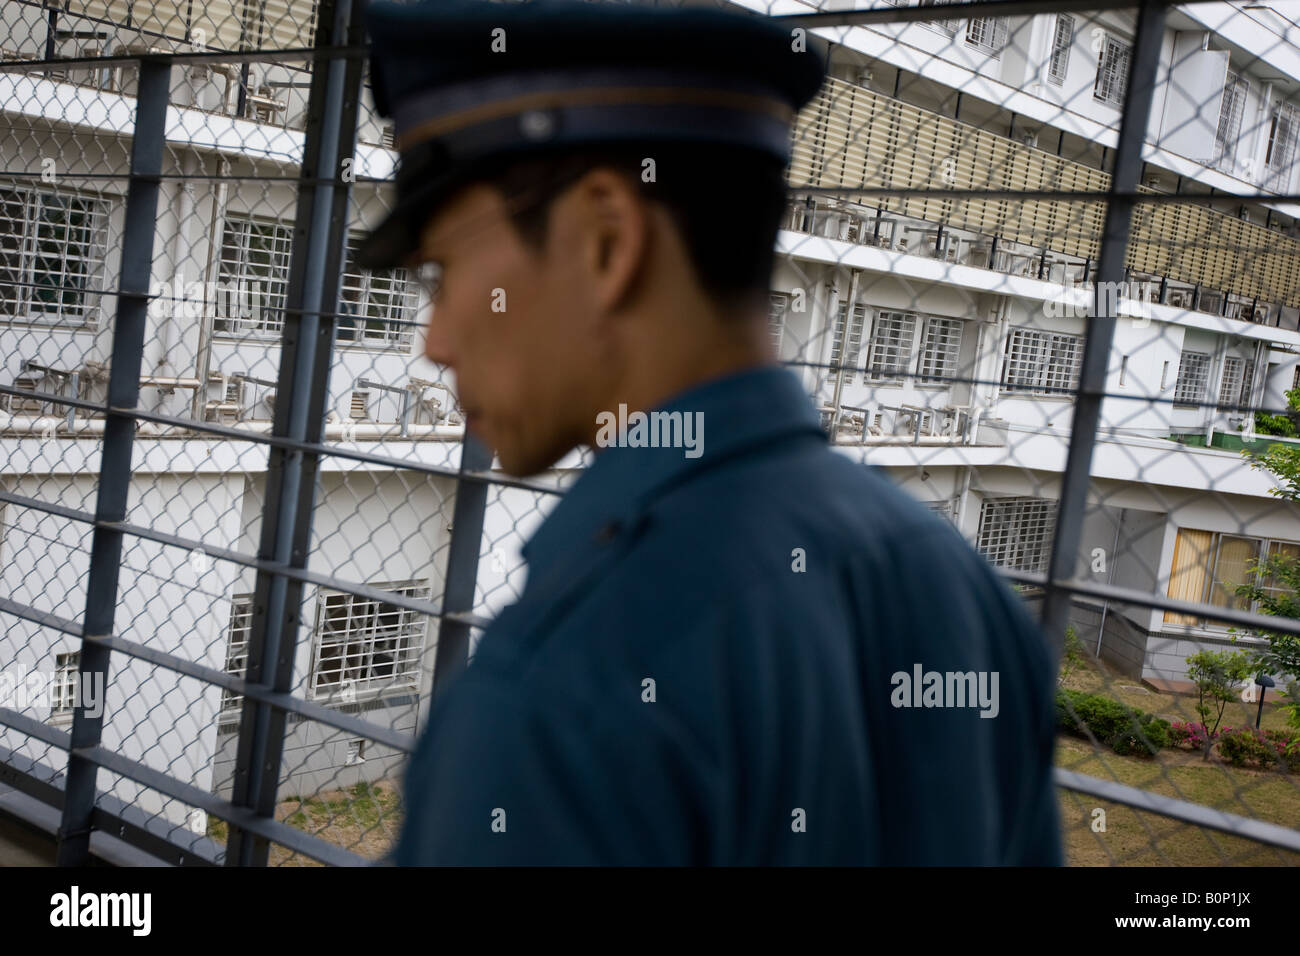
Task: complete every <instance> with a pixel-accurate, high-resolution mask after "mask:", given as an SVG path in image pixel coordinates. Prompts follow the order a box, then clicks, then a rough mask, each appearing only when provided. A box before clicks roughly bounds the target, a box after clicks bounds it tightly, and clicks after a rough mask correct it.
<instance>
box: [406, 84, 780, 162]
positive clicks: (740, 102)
mask: <svg viewBox="0 0 1300 956" xmlns="http://www.w3.org/2000/svg"><path fill="white" fill-rule="evenodd" d="M611 105H627V106H633V105H640V106H665V105H667V106H723V107H730V108H732V109H737V110H744V111H748V112H754V113H764V114H767V115H768V116H771V117H773V118H775V119H777V120H779V121H781V122H782V123H785V124H787V125H792V124H793V123H794V118H795V113H794V110H793V109H791V108H790V106H789V104H788V103H785V102H783V101H782V100H779V99H777V98H776V97H772V96H762V95H760V94H757V93H743V92H739V91H737V90H702V89H699V88H692V87H682V86H635V87H619V88H613V89H611V88H609V87H600V88H587V89H568V90H547V91H544V92H537V93H523V94H521V95H519V96H512V97H510V98H509V99H504V100H497V101H496V102H494V103H487V104H484V105H482V106H475V107H471V108H469V109H464V110H458V111H457V112H455V113H448V114H446V115H443V116H439V117H436V118H434V119H431V120H426V121H425V122H423V123H419V124H417V125H415V126H413V127H411V128H410V129H408V130H403V131H402V132H401V133H399V134H397V136H396V137H395V145H396V146H397V148H398V150H407V149H410V148H411V147H412V146H415V145H418V144H419V143H423V142H425V141H426V140H429V139H433V138H434V137H437V136H443V135H446V134H447V133H453V132H456V131H457V130H461V129H465V128H467V127H470V126H476V125H478V124H480V123H486V122H490V121H491V120H495V119H501V118H503V117H507V116H512V115H515V114H518V113H524V112H526V111H528V110H538V109H562V108H564V107H566V106H611Z"/></svg>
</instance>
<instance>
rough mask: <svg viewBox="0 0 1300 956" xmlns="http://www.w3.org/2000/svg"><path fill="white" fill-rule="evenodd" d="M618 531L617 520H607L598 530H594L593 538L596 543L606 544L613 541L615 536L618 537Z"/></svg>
mask: <svg viewBox="0 0 1300 956" xmlns="http://www.w3.org/2000/svg"><path fill="white" fill-rule="evenodd" d="M618 532H619V524H618V522H617V521H610V522H607V523H606V524H605V525H603V526H602V527H601V529H600V530H599V531H597V532H596V538H595V540H596V543H597V544H608V543H609V542H611V541H613V540H614V539H615V538H617V537H618Z"/></svg>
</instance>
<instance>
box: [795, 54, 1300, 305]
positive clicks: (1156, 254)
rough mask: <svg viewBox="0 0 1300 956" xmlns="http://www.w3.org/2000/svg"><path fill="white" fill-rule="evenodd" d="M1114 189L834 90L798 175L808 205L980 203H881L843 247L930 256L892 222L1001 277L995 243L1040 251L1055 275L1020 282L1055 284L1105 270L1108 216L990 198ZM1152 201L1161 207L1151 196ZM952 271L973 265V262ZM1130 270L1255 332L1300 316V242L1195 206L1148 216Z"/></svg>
mask: <svg viewBox="0 0 1300 956" xmlns="http://www.w3.org/2000/svg"><path fill="white" fill-rule="evenodd" d="M1110 181H1111V178H1110V176H1109V175H1108V174H1107V173H1105V172H1103V171H1101V170H1099V169H1094V168H1092V167H1089V166H1085V165H1083V164H1082V163H1077V162H1074V161H1072V160H1068V159H1064V158H1062V157H1060V156H1055V155H1053V154H1051V153H1047V152H1043V151H1042V150H1039V149H1036V148H1033V147H1030V146H1025V145H1022V144H1019V143H1016V142H1014V141H1013V140H1010V139H1007V138H1005V137H1002V136H999V135H997V134H996V133H992V132H989V131H988V130H985V129H979V128H976V127H973V126H968V125H966V124H964V123H961V122H959V121H957V120H954V119H951V118H950V117H946V116H942V115H940V114H938V113H934V112H931V111H929V110H925V109H922V108H920V107H917V106H912V105H910V104H907V103H903V102H900V101H898V100H894V99H891V98H889V97H887V96H884V95H882V94H879V93H875V92H873V91H872V90H869V89H866V88H864V87H860V86H856V85H854V84H852V83H847V82H845V81H843V80H838V79H834V78H828V79H827V80H826V83H825V85H824V86H823V87H822V90H821V92H820V93H819V94H818V95H817V96H816V97H815V98H814V99H813V101H812V102H811V103H809V104H808V105H807V106H806V107H805V108H804V109H803V111H802V112H801V113H800V115H799V120H798V124H797V126H796V129H795V135H794V144H793V155H792V159H791V164H790V171H789V182H790V186H791V189H792V190H794V191H795V192H798V190H799V187H801V186H803V187H812V188H828V187H829V188H837V187H840V188H845V189H857V188H864V187H865V188H882V189H931V190H935V189H952V190H970V191H972V196H971V197H970V198H965V197H962V198H959V199H958V198H951V197H939V196H933V195H914V196H893V197H883V196H882V197H880V199H879V202H878V205H876V206H875V207H874V212H870V213H869V214H868V215H866V216H859V217H858V219H859V220H860V221H859V222H858V224H857V225H856V226H852V225H844V226H842V227H840V228H841V230H842V231H841V234H840V235H835V236H831V238H838V239H841V240H843V241H852V242H858V243H861V244H866V245H880V246H884V247H885V248H891V249H895V250H897V251H908V252H914V251H918V250H922V249H924V248H925V245H924V242H922V243H920V244H918V245H917V247H916V249H914V248H913V247H912V244H911V243H908V244H907V246H906V247H905V248H904V249H902V250H900V248H899V241H900V239H902V238H903V237H901V236H898V235H895V234H894V233H893V232H885V231H884V230H882V229H880V228H877V223H878V222H879V221H880V220H885V219H889V220H894V221H900V220H910V221H912V222H914V223H924V224H928V225H929V226H930V228H931V229H932V230H933V229H936V228H939V229H943V230H945V231H949V232H955V233H962V232H964V233H965V234H966V235H968V236H973V237H980V240H979V242H975V241H971V242H970V243H969V244H970V245H979V244H980V243H982V245H983V248H982V249H978V250H969V251H968V254H967V257H966V261H965V262H964V264H969V265H982V266H984V267H985V268H988V267H989V266H990V265H992V266H993V267H994V268H997V267H999V265H1001V264H1003V263H1005V262H1010V261H1013V260H1012V259H1011V258H1009V259H1007V260H997V259H996V258H995V259H994V260H992V262H990V259H989V258H988V257H989V256H991V255H993V249H992V247H993V245H994V239H995V238H996V243H997V245H998V246H999V247H1002V248H1004V249H1007V250H1008V251H1010V248H1011V246H1012V244H1017V245H1019V246H1023V247H1026V248H1029V249H1032V250H1037V255H1038V256H1039V257H1040V262H1042V264H1043V266H1044V268H1042V269H1034V268H1033V267H1032V266H1029V267H1026V266H1025V264H1024V263H1023V262H1021V263H1018V264H1016V265H1015V266H1014V267H1013V268H1011V269H1010V270H1009V271H1012V272H1014V273H1028V274H1032V275H1034V276H1039V275H1041V276H1042V277H1043V278H1047V277H1048V275H1049V274H1050V271H1051V270H1050V264H1049V261H1050V262H1051V264H1057V265H1060V266H1061V267H1062V268H1063V269H1064V268H1071V267H1073V268H1077V266H1078V264H1084V266H1085V269H1086V268H1087V266H1088V265H1090V264H1091V263H1095V262H1096V259H1097V254H1098V250H1099V242H1100V237H1101V235H1102V216H1103V212H1104V203H1103V202H1101V201H1099V200H1095V199H1078V200H1036V199H1026V200H1017V199H1008V198H1000V197H990V198H983V197H981V196H979V195H978V193H979V192H980V191H981V190H983V191H999V192H1001V191H1025V192H1035V191H1037V192H1081V193H1089V192H1091V193H1102V192H1105V191H1107V190H1108V189H1109V188H1110ZM1139 191H1141V192H1144V193H1147V194H1150V195H1156V194H1157V193H1156V190H1153V189H1149V188H1147V187H1139ZM818 201H819V202H825V200H818ZM864 201H870V202H872V203H875V202H876V200H874V199H869V200H864ZM823 215H824V218H823V220H822V225H823V228H825V225H824V224H825V222H826V221H829V219H830V217H831V216H832V214H831V212H830V210H829V207H823ZM873 218H874V220H875V221H872V220H873ZM818 224H819V221H818V219H817V216H816V214H814V216H813V217H812V219H811V220H807V219H806V220H804V224H803V227H802V228H801V229H800V231H805V232H810V233H813V234H817V235H825V234H826V233H824V232H823V231H821V230H820V229H819V228H818ZM790 228H799V227H796V226H791V227H790ZM850 236H852V237H853V238H849V237H850ZM886 237H887V238H886ZM904 241H906V240H905V239H904ZM886 243H888V244H886ZM934 248H935V249H936V253H933V254H932V253H928V252H919V251H918V254H931V255H932V256H934V257H939V258H947V252H946V250H945V247H944V245H943V243H942V240H941V239H940V241H938V242H936V243H935V247H934ZM981 254H982V255H983V257H984V261H983V262H981V261H980V256H981ZM948 261H951V262H959V261H962V251H961V249H960V248H958V249H957V250H956V251H954V253H953V257H952V258H951V259H948ZM1126 265H1127V267H1128V269H1129V270H1130V271H1131V272H1133V273H1140V274H1143V275H1145V276H1150V277H1161V278H1163V279H1164V280H1165V282H1164V284H1165V285H1166V286H1173V285H1181V286H1184V287H1186V289H1187V290H1192V291H1199V292H1200V293H1201V294H1202V295H1204V294H1205V292H1206V290H1218V291H1220V292H1222V293H1224V294H1225V295H1226V294H1228V293H1231V294H1234V295H1235V296H1236V297H1237V299H1238V300H1240V301H1244V302H1248V303H1250V306H1248V307H1246V308H1245V309H1243V311H1242V313H1241V314H1242V315H1244V316H1249V317H1250V318H1251V319H1254V318H1255V309H1256V308H1262V309H1265V310H1266V311H1265V313H1264V315H1265V316H1266V317H1267V316H1269V315H1272V316H1276V314H1277V312H1276V309H1273V310H1271V311H1268V310H1269V307H1270V306H1276V305H1278V304H1282V305H1287V306H1292V307H1297V306H1300V241H1297V240H1295V239H1292V238H1289V237H1287V236H1284V235H1282V234H1281V233H1279V232H1277V231H1276V230H1273V229H1268V228H1265V227H1263V226H1257V225H1254V224H1252V223H1250V222H1247V221H1245V220H1243V219H1239V218H1237V217H1235V216H1228V215H1224V214H1222V213H1218V212H1215V211H1214V210H1213V209H1210V208H1208V207H1205V206H1200V205H1196V204H1195V203H1194V202H1192V201H1189V202H1160V203H1145V204H1139V205H1138V206H1137V208H1136V210H1135V213H1134V221H1133V233H1132V240H1131V241H1130V243H1129V246H1128V253H1127V258H1126ZM1226 301H1227V300H1226V298H1221V299H1220V300H1219V307H1218V309H1216V312H1217V313H1218V314H1223V311H1222V310H1223V309H1224V303H1225V302H1226Z"/></svg>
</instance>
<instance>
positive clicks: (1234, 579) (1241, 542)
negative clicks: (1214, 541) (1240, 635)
mask: <svg viewBox="0 0 1300 956" xmlns="http://www.w3.org/2000/svg"><path fill="white" fill-rule="evenodd" d="M1259 545H1260V542H1259V540H1258V539H1256V538H1235V537H1232V536H1230V535H1226V534H1225V535H1220V536H1219V556H1218V560H1217V561H1216V562H1215V567H1214V581H1213V583H1212V584H1211V586H1210V603H1211V604H1216V605H1218V606H1219V607H1231V608H1237V609H1238V610H1248V609H1249V608H1250V599H1249V598H1242V597H1238V596H1237V593H1236V592H1237V587H1238V586H1239V585H1241V584H1244V583H1246V581H1247V580H1251V581H1253V580H1254V575H1252V574H1250V573H1249V572H1248V571H1247V569H1248V568H1250V567H1251V566H1252V565H1253V564H1254V563H1255V562H1256V561H1258V560H1259Z"/></svg>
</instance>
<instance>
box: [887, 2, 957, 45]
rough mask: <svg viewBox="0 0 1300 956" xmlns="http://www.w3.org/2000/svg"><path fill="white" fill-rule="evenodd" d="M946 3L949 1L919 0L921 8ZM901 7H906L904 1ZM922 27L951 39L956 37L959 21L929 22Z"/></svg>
mask: <svg viewBox="0 0 1300 956" xmlns="http://www.w3.org/2000/svg"><path fill="white" fill-rule="evenodd" d="M948 2H950V0H921V2H920V5H921V6H923V7H933V6H936V5H942V4H944V3H948ZM902 5H903V6H906V5H907V4H906V0H903V4H902ZM923 25H924V26H927V27H930V28H931V29H932V30H937V31H938V32H940V33H942V34H943V35H944V36H950V37H951V36H956V35H957V28H958V27H960V26H961V21H960V20H929V21H926V22H925V23H924V24H923Z"/></svg>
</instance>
